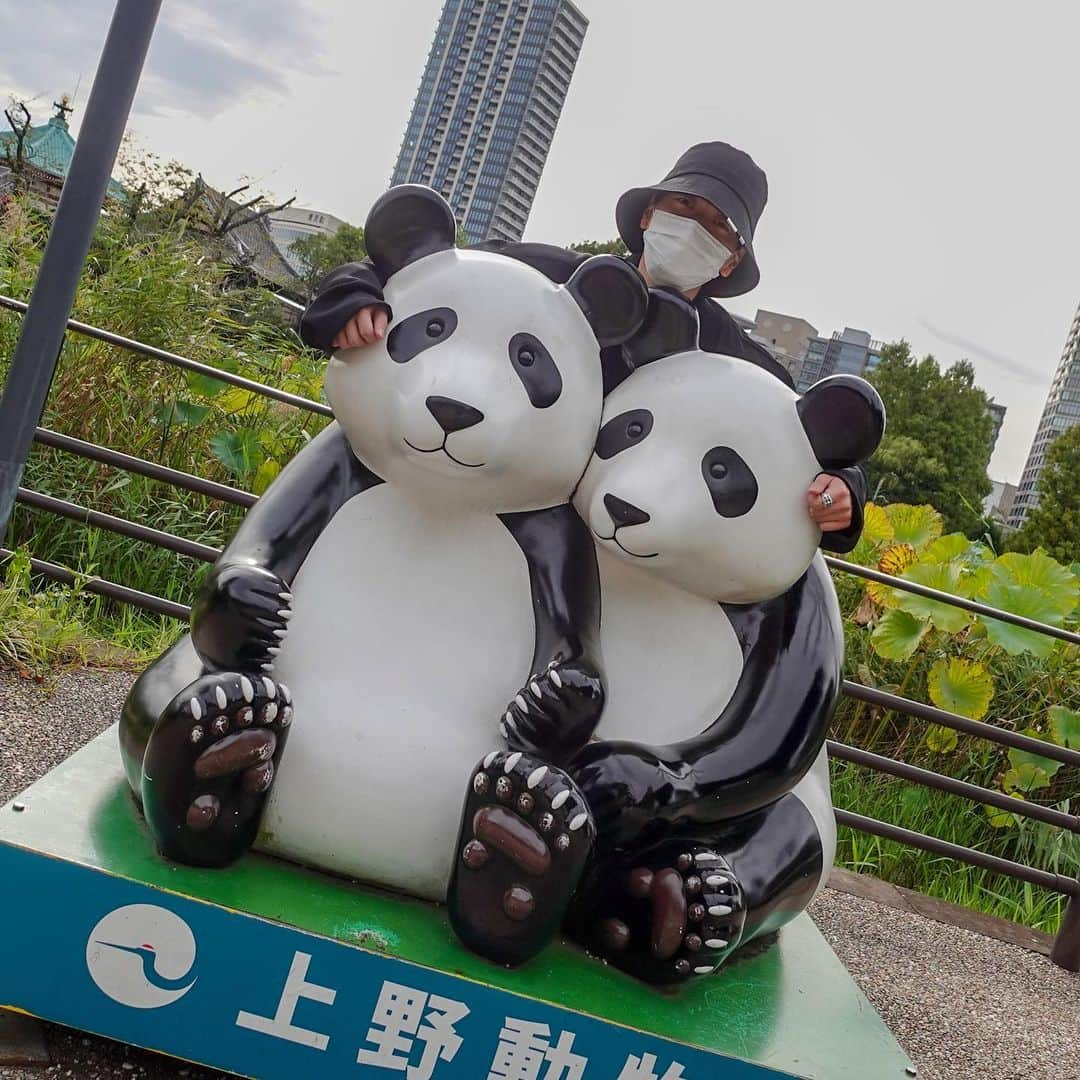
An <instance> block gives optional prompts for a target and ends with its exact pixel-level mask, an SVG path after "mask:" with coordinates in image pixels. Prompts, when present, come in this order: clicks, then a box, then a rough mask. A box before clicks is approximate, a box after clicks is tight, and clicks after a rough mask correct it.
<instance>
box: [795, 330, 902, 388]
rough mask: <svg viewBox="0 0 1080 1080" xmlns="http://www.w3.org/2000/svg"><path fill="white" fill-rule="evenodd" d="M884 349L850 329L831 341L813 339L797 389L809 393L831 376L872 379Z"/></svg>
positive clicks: (801, 367)
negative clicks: (814, 386) (866, 377)
mask: <svg viewBox="0 0 1080 1080" xmlns="http://www.w3.org/2000/svg"><path fill="white" fill-rule="evenodd" d="M882 348H883V343H882V342H880V341H874V340H872V339H871V337H870V335H869V334H868V333H867V332H866V331H865V330H852V329H851V327H849V326H845V327H844V329H843V330H838V331H836V332H835V333H834V334H833V336H832V337H831V338H823V337H812V338H811V339H810V340H809V342H807V345H806V352H805V353H804V354H803V358H802V365H801V366H800V368H799V373H798V376H797V377H796V379H795V386H796V389H798V390H799V391H800V392H803V391H806V390H809V389H810V387H811V386H813V385H814V383H816V382H818V381H819V380H821V379H824V378H825V377H826V376H828V375H838V374H848V375H869V374H870V372H871V371H873V370H874V368H876V367H877V366H878V364H879V363H880V362H881V350H882Z"/></svg>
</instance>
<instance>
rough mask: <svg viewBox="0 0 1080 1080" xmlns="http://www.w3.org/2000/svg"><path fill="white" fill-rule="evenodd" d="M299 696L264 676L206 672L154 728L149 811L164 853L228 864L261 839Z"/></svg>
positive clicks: (145, 782) (145, 787) (146, 787)
mask: <svg viewBox="0 0 1080 1080" xmlns="http://www.w3.org/2000/svg"><path fill="white" fill-rule="evenodd" d="M292 716H293V706H292V695H291V694H290V693H289V689H288V687H286V686H285V685H284V683H276V684H275V683H274V681H273V680H272V679H270V678H268V677H267V676H265V675H262V676H259V675H243V674H239V673H231V674H226V673H217V674H213V675H204V676H203V677H202V678H200V679H197V680H196V681H195V682H193V683H192V684H191V685H190V686H188V687H187V688H186V689H185V690H183V691H181V692H180V693H179V694H178V695H177V696H176V697H175V698H174V699H173V700H172V701H171V702H170V703H169V705H168V707H167V708H166V709H165V711H164V713H162V715H161V718H160V719H159V720H158V722H157V725H156V726H155V728H154V731H153V734H152V735H151V736H150V741H149V743H148V744H147V747H146V755H145V758H144V760H143V779H142V796H143V810H144V812H145V814H146V820H147V823H148V825H149V826H150V831H151V833H152V834H153V836H154V839H155V841H156V843H157V846H158V848H159V850H160V851H161V853H162V854H163V855H165V856H167V857H168V858H173V859H176V860H177V861H179V862H184V863H190V864H193V865H196V866H225V865H227V864H229V863H231V862H233V861H234V860H235V859H237V858H239V857H240V856H241V855H242V854H243V853H244V852H245V851H247V850H248V849H249V848H250V847H251V845H252V844H253V843H254V842H255V838H256V835H257V833H258V827H259V820H260V818H261V815H262V808H263V805H264V803H265V801H266V793H267V792H268V791H269V790H270V785H271V784H272V783H273V780H274V774H275V772H276V770H277V766H278V763H279V761H280V759H281V754H282V751H283V750H284V747H285V742H286V739H287V737H288V733H289V728H290V725H291V723H292Z"/></svg>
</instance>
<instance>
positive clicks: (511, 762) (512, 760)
mask: <svg viewBox="0 0 1080 1080" xmlns="http://www.w3.org/2000/svg"><path fill="white" fill-rule="evenodd" d="M520 760H521V751H520V750H515V751H514V752H513V753H512V754H511V755H510V756H509V757H508V758H507V759H506V764H505V765H504V766H503V772H504V773H508V772H510V771H511V770H512V769H513V768H514V766H515V765H517V763H518V762H519V761H520Z"/></svg>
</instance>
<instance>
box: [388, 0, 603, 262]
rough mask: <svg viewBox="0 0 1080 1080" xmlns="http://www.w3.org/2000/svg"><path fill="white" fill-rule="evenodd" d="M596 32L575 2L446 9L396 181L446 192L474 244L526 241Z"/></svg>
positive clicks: (487, 0) (490, 2)
mask: <svg viewBox="0 0 1080 1080" xmlns="http://www.w3.org/2000/svg"><path fill="white" fill-rule="evenodd" d="M588 25H589V22H588V20H587V19H586V18H585V16H584V15H582V13H581V12H580V11H579V10H578V9H577V8H576V7H575V6H574V5H573V4H572V3H571V2H570V0H446V2H445V4H444V5H443V9H442V15H441V16H440V17H439V25H438V28H437V29H436V31H435V40H434V41H433V42H432V45H431V51H430V52H429V53H428V59H427V66H426V67H425V68H424V75H423V78H422V79H421V80H420V89H419V91H418V92H417V95H416V100H415V101H414V102H413V108H412V115H411V117H410V118H409V125H408V127H407V128H406V131H405V138H404V139H403V140H402V144H401V150H400V152H399V154H398V160H397V165H396V166H395V168H394V176H393V181H392V182H393V183H394V184H404V183H416V184H427V185H428V186H429V187H433V188H435V190H436V191H439V192H441V193H442V194H443V196H445V198H446V199H447V201H448V202H449V203H450V205H451V206H452V207H453V208H454V213H455V215H456V216H457V219H458V223H459V224H461V225H462V226H463V227H464V230H465V236H466V238H467V239H468V240H469V241H470V242H471V243H476V242H478V241H481V240H486V239H488V238H497V239H501V240H520V239H521V235H522V233H523V232H524V231H525V223H526V221H527V220H528V217H529V211H530V210H531V209H532V203H533V198H534V196H535V195H536V189H537V186H538V185H539V183H540V175H541V173H542V172H543V170H544V163H545V162H546V161H547V155H548V150H549V149H550V148H551V140H552V139H553V138H554V136H555V127H556V125H557V124H558V122H559V115H560V114H561V112H562V107H563V102H564V101H565V100H566V94H567V91H568V90H569V88H570V79H571V78H572V76H573V74H574V67H575V65H576V64H577V59H578V55H579V53H580V52H581V45H582V42H583V41H584V39H585V31H586V29H587V27H588Z"/></svg>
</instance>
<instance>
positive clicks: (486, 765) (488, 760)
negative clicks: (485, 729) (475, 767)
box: [484, 750, 499, 769]
mask: <svg viewBox="0 0 1080 1080" xmlns="http://www.w3.org/2000/svg"><path fill="white" fill-rule="evenodd" d="M498 756H499V751H498V750H492V751H491V753H490V754H488V756H487V757H486V758H484V768H485V769H490V768H491V763H492V762H493V761H494V760H495V759H496V758H497V757H498Z"/></svg>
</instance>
